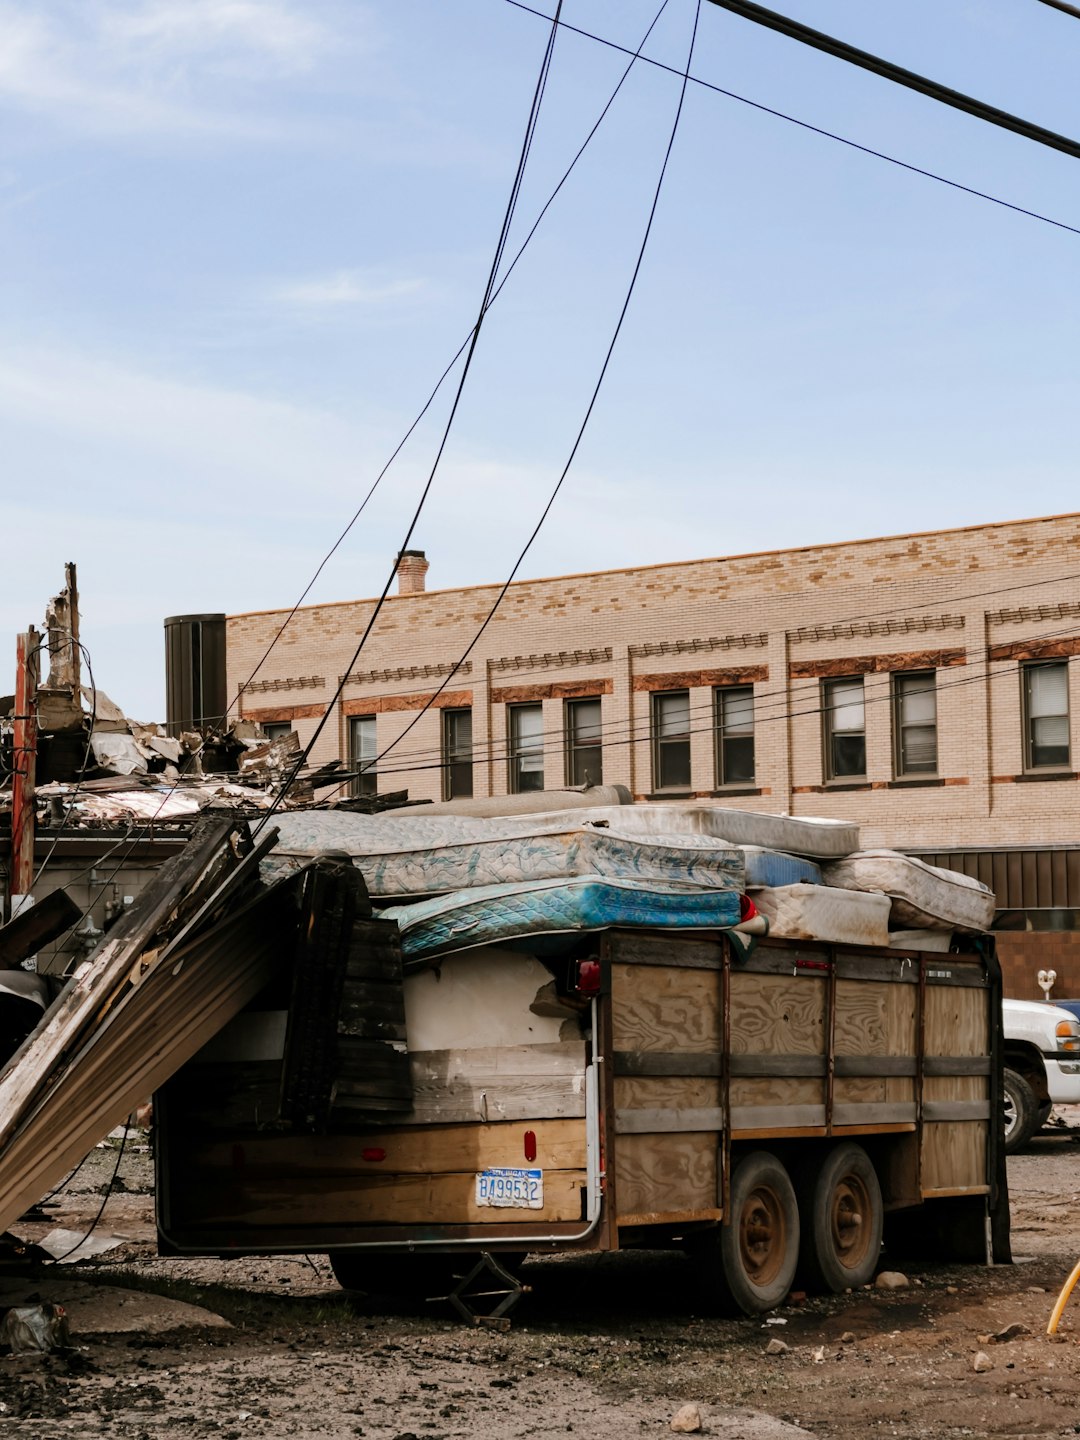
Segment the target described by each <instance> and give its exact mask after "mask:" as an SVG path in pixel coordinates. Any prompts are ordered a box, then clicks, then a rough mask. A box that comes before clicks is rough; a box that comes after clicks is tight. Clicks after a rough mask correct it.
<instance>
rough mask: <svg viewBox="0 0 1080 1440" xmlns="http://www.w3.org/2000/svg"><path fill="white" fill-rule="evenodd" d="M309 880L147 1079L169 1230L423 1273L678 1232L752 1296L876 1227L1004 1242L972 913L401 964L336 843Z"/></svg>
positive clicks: (869, 1236)
mask: <svg viewBox="0 0 1080 1440" xmlns="http://www.w3.org/2000/svg"><path fill="white" fill-rule="evenodd" d="M304 893H305V899H304V905H305V914H304V915H302V916H301V917H300V924H299V926H298V932H299V935H300V940H299V944H298V945H297V947H296V949H295V953H294V954H293V955H291V957H290V958H289V960H288V962H286V963H284V964H283V967H282V973H281V976H280V978H279V979H278V980H277V981H276V982H275V983H274V984H273V985H271V986H270V987H269V989H268V990H267V991H265V992H264V993H263V995H262V996H260V997H259V999H258V1000H257V1001H256V1002H254V1004H253V1005H252V1006H250V1007H249V1008H248V1010H247V1011H246V1012H244V1013H243V1014H241V1015H240V1016H239V1017H237V1019H236V1020H235V1021H233V1022H232V1024H231V1025H230V1026H229V1027H228V1028H227V1029H226V1030H225V1031H223V1032H222V1033H221V1034H220V1035H219V1036H217V1037H216V1039H215V1040H214V1041H212V1042H211V1044H210V1045H209V1046H207V1047H206V1048H205V1049H204V1050H203V1051H202V1052H200V1054H199V1055H197V1056H196V1057H195V1059H194V1060H193V1061H191V1062H190V1063H189V1064H188V1065H186V1066H185V1067H184V1068H183V1069H182V1070H180V1071H179V1072H178V1073H177V1074H176V1075H175V1076H174V1077H173V1078H172V1079H171V1080H170V1081H169V1082H168V1083H167V1084H166V1086H165V1087H164V1088H163V1090H161V1091H160V1092H159V1094H158V1097H157V1102H156V1115H157V1122H158V1141H157V1149H156V1154H157V1166H158V1191H157V1193H158V1227H159V1242H160V1248H161V1250H162V1252H163V1253H166V1254H173V1255H177V1254H217V1255H222V1256H225V1255H236V1254H252V1253H258V1254H266V1253H286V1252H307V1253H312V1252H325V1253H328V1254H329V1256H330V1258H331V1261H332V1263H333V1266H334V1270H335V1273H336V1274H337V1276H338V1278H339V1280H341V1282H342V1283H343V1284H345V1285H346V1286H348V1287H350V1288H358V1289H363V1290H367V1291H377V1292H390V1291H401V1292H404V1291H408V1290H417V1291H418V1292H419V1293H422V1294H427V1295H431V1294H434V1293H435V1292H436V1290H438V1289H439V1288H440V1286H441V1285H442V1286H443V1288H446V1286H448V1285H449V1283H450V1282H449V1280H448V1278H446V1277H448V1276H449V1274H450V1273H451V1272H452V1271H454V1270H456V1271H457V1272H458V1273H459V1274H460V1273H461V1272H462V1271H463V1270H464V1271H468V1270H469V1269H470V1267H471V1266H473V1264H474V1263H475V1262H477V1261H479V1260H480V1258H481V1256H489V1257H492V1258H493V1259H494V1260H495V1261H496V1262H500V1261H501V1262H502V1264H503V1265H504V1266H505V1267H509V1268H511V1269H512V1268H513V1265H514V1264H515V1262H516V1261H517V1259H518V1258H519V1257H521V1256H523V1255H524V1254H525V1253H530V1252H531V1253H537V1252H546V1253H559V1252H572V1251H598V1250H619V1249H624V1248H627V1247H631V1246H638V1247H648V1248H684V1249H687V1250H690V1251H692V1252H693V1254H694V1255H695V1258H696V1264H695V1275H696V1276H697V1277H698V1278H699V1280H700V1282H701V1284H702V1287H703V1291H704V1295H705V1298H706V1300H711V1301H713V1302H715V1303H716V1304H717V1305H719V1306H721V1307H723V1308H729V1309H730V1308H734V1309H738V1310H742V1311H744V1312H746V1313H751V1314H754V1313H761V1312H763V1311H766V1310H768V1309H770V1308H772V1307H773V1306H775V1305H777V1304H779V1303H781V1302H782V1301H783V1300H784V1298H785V1296H786V1295H787V1294H788V1292H789V1290H790V1289H791V1287H792V1285H793V1284H794V1283H796V1276H798V1277H799V1280H798V1283H800V1284H802V1285H804V1286H805V1287H806V1288H810V1289H817V1290H824V1291H836V1292H839V1291H843V1290H845V1289H847V1288H849V1287H854V1286H857V1285H861V1284H863V1283H865V1282H866V1281H867V1280H869V1279H870V1278H871V1277H872V1275H873V1274H874V1272H875V1268H876V1266H877V1264H878V1262H879V1252H880V1247H881V1242H882V1235H883V1230H884V1229H885V1228H886V1226H888V1227H889V1231H890V1234H891V1236H892V1241H890V1243H893V1241H896V1242H900V1243H902V1242H906V1243H907V1244H908V1245H909V1246H910V1245H912V1244H915V1245H917V1246H921V1247H923V1248H924V1249H925V1247H926V1246H927V1245H928V1244H929V1243H930V1242H931V1241H934V1240H936V1242H937V1243H938V1245H939V1246H941V1247H942V1248H943V1250H944V1252H945V1253H946V1254H948V1256H949V1257H950V1258H951V1259H952V1260H954V1261H955V1260H971V1261H975V1262H984V1263H985V1262H987V1261H990V1260H996V1261H1006V1260H1008V1258H1009V1255H1008V1219H1007V1209H1008V1207H1007V1195H1006V1190H1005V1183H1004V1159H1003V1151H1002V1141H1001V1124H1000V1115H1001V1106H1002V1098H1001V1038H1000V1031H1001V1023H1000V1016H1001V987H1000V975H999V971H998V969H997V965H996V962H995V960H994V956H993V948H992V942H990V941H989V940H988V939H984V938H983V937H978V938H977V939H976V940H973V941H972V942H971V948H970V950H969V951H968V952H967V953H950V954H941V953H933V954H928V953H920V952H917V951H894V950H882V949H870V948H866V949H864V948H858V947H851V946H833V945H826V944H818V943H809V942H793V941H785V940H773V939H764V940H762V941H760V942H759V943H756V944H753V945H748V944H747V943H746V942H745V940H743V939H742V938H741V937H739V936H736V935H733V934H731V933H728V932H723V931H708V932H702V931H697V932H693V933H689V934H688V933H685V932H682V933H680V932H677V931H673V930H642V929H630V928H626V929H619V928H613V929H608V930H603V931H598V932H595V933H591V934H584V935H581V934H579V935H574V936H557V937H550V936H548V937H537V938H536V939H535V941H529V940H525V941H515V942H513V944H511V945H502V946H484V947H480V948H476V949H465V950H459V951H455V952H454V953H450V954H446V955H444V956H442V957H441V958H439V959H437V960H435V961H433V962H429V963H427V964H426V965H425V966H424V967H423V968H421V969H418V970H416V971H415V973H408V972H407V970H403V967H402V962H401V952H400V945H399V941H398V936H397V930H396V926H395V925H394V924H393V922H391V921H386V920H379V919H377V918H372V914H371V910H370V906H369V905H368V902H367V898H366V893H364V892H363V882H362V881H361V880H360V879H359V877H358V875H357V872H356V871H355V870H353V869H352V868H351V867H350V866H349V865H348V864H347V863H345V862H344V861H338V860H333V859H324V860H320V861H319V862H316V864H315V865H314V866H313V867H312V868H311V870H310V872H309V879H308V883H307V886H306V890H305V892H304ZM444 1281H445V1285H444V1283H443V1282H444Z"/></svg>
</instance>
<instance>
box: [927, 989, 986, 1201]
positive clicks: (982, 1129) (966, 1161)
mask: <svg viewBox="0 0 1080 1440" xmlns="http://www.w3.org/2000/svg"><path fill="white" fill-rule="evenodd" d="M974 993H978V992H974ZM984 998H985V997H984ZM985 1185H986V1123H985V1122H972V1121H946V1122H942V1123H940V1124H935V1125H925V1126H924V1127H923V1137H922V1192H923V1194H924V1195H927V1194H930V1193H932V1192H933V1191H935V1190H963V1189H969V1188H972V1187H979V1186H985Z"/></svg>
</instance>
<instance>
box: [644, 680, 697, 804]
mask: <svg viewBox="0 0 1080 1440" xmlns="http://www.w3.org/2000/svg"><path fill="white" fill-rule="evenodd" d="M652 741H653V788H654V789H655V790H689V788H690V691H689V690H671V691H668V692H667V693H666V694H661V695H654V696H653V697H652Z"/></svg>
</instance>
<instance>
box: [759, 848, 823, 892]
mask: <svg viewBox="0 0 1080 1440" xmlns="http://www.w3.org/2000/svg"><path fill="white" fill-rule="evenodd" d="M741 848H742V854H743V860H744V861H745V863H746V883H747V885H748V886H749V885H797V884H799V882H800V881H801V882H803V883H805V884H807V885H823V884H824V883H825V882H824V880H823V879H822V876H821V866H820V865H815V863H814V862H813V860H804V859H803V857H802V856H801V855H785V854H784V852H783V851H782V850H763V849H762V848H761V846H760V845H743V846H742V847H741Z"/></svg>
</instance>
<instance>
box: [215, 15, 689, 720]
mask: <svg viewBox="0 0 1080 1440" xmlns="http://www.w3.org/2000/svg"><path fill="white" fill-rule="evenodd" d="M668 3H669V0H661V4H660V8H659V9H658V10H657V12H656V14H655V15H654V16H653V19H652V22H651V23H650V25H649V28H648V29H647V30H646V31H645V34H644V35H643V36H642V37H641V41H640V43H639V45H638V48H637V50H636V51H631V50H628V51H626V53H627V54H628V55H629V56H630V57H631V58H630V63H629V65H627V66H626V68H625V70H624V71H623V73H622V75H621V76H620V78H619V82H618V84H617V85H616V86H615V88H614V90H613V91H612V92H611V95H610V96H609V97H608V100H607V102H606V104H605V105H604V107H603V109H602V110H601V111H600V114H599V115H598V116H597V118H596V120H595V121H594V122H593V125H592V128H591V129H590V130H589V133H588V134H587V135H586V136H585V139H584V140H583V141H582V143H581V145H580V146H579V147H578V149H577V152H576V153H575V155H574V157H573V159H572V160H571V161H570V164H569V165H568V166H567V167H566V169H565V170H564V171H563V174H562V177H561V179H560V180H559V182H558V184H557V185H556V186H555V188H554V189H553V190H552V192H551V194H550V195H549V196H548V198H547V199H546V200H545V201H544V204H543V206H542V207H541V209H540V211H539V213H538V214H537V216H536V219H535V220H534V221H533V223H532V225H531V226H530V227H529V230H528V232H527V234H526V236H525V239H524V240H523V241H522V242H521V244H520V246H519V247H518V249H517V252H516V254H515V255H514V258H513V259H512V260H511V262H510V264H509V265H508V266H507V267H506V272H505V274H504V275H503V276H502V278H501V279H500V280H499V283H498V284H497V285H496V287H495V289H494V290H493V292H492V295H491V299H490V301H489V302H488V307H487V308H488V309H489V310H490V309H491V306H492V305H494V303H495V301H496V300H497V299H498V298H499V296H500V295H501V293H502V291H503V287H504V286H505V285H506V283H507V281H508V280H509V279H510V276H511V275H512V274H513V272H514V270H515V269H516V267H517V264H518V261H519V260H520V259H521V257H522V256H523V255H524V254H525V251H526V250H527V249H528V247H529V244H530V243H531V241H532V238H533V236H534V235H535V234H536V232H537V230H538V229H539V228H540V225H541V223H542V221H543V219H544V217H545V216H546V215H547V213H548V211H549V210H550V209H551V206H552V205H553V204H554V203H555V200H556V199H557V198H558V196H559V193H560V192H561V191H562V189H563V187H564V186H565V184H566V182H567V181H568V180H569V178H570V176H571V175H572V174H573V172H574V169H575V168H576V166H577V163H578V161H579V160H580V159H581V157H582V156H583V155H584V153H585V151H586V150H587V149H588V147H589V145H590V143H591V142H592V139H593V137H594V136H595V135H596V132H597V131H598V130H599V128H600V126H601V125H602V124H603V122H604V120H605V119H606V118H607V114H608V111H609V110H610V109H611V107H612V105H613V104H614V103H615V100H616V98H617V97H618V95H619V92H620V90H621V89H622V87H623V85H624V83H625V82H626V79H627V77H628V76H629V74H630V71H631V70H632V69H633V67H634V62H635V61H636V60H637V59H638V58H639V57H640V55H641V49H642V47H643V46H644V45H645V44H646V42H647V41H648V39H649V36H650V35H651V34H652V32H653V30H654V29H655V28H656V26H657V24H658V22H659V20H660V17H661V15H662V14H663V13H664V11H665V10H666V9H667V6H668ZM548 19H549V20H550V17H548ZM559 23H560V24H562V23H563V22H561V21H560V22H559ZM676 73H678V72H676ZM471 337H472V331H471V330H470V332H469V334H468V335H466V336H465V338H464V340H462V342H461V344H460V345H459V346H458V348H457V350H456V352H455V353H454V355H453V357H452V358H451V360H450V363H449V364H448V365H447V366H446V368H445V369H444V370H443V372H442V374H441V375H440V376H439V378H438V380H436V382H435V385H434V387H433V388H432V390H431V392H430V393H429V395H428V397H427V399H426V400H425V401H424V403H423V405H422V406H421V408H420V410H419V412H418V413H417V415H416V417H415V419H414V420H413V422H412V424H411V425H410V426H409V428H408V429H407V430H406V431H405V434H404V435H403V436H402V438H401V440H400V441H399V443H398V444H397V446H396V447H395V449H394V450H393V452H392V453H391V455H390V458H389V459H388V460H387V461H386V463H385V464H384V465H383V467H382V469H381V470H380V471H379V473H378V474H377V475H376V477H375V479H374V480H373V481H372V483H371V486H370V488H369V489H368V491H367V494H366V495H365V496H364V498H363V500H361V502H360V504H359V506H358V507H357V509H356V510H355V512H354V513H353V516H352V518H351V519H350V521H349V522H348V524H347V525H346V526H345V528H344V529H343V530H342V532H341V534H340V535H339V536H338V537H337V539H336V540H335V541H334V543H333V545H332V546H331V547H330V549H329V550H328V551H327V552H326V554H325V555H324V556H323V558H322V560H321V561H320V562H319V565H318V567H317V569H316V570H315V573H314V574H313V575H312V577H311V579H310V580H309V581H308V583H307V585H306V586H305V587H304V590H303V593H302V594H301V595H300V598H299V599H298V600H297V601H296V603H295V605H293V607H292V609H291V610H290V611H289V612H288V614H287V615H286V616H285V619H284V620H283V621H282V622H281V625H280V627H279V629H278V631H277V633H276V634H275V635H274V637H273V639H272V640H271V641H270V644H269V645H268V646H267V647H266V649H265V651H264V652H263V654H262V656H261V657H260V659H259V662H258V664H257V665H256V666H255V668H254V670H252V672H251V674H250V675H249V676H248V678H247V680H245V681H244V683H243V684H242V685H241V686H240V688H239V689H238V691H237V693H236V695H235V696H234V697H233V699H232V700H231V701H230V702H229V705H228V707H227V709H226V712H225V714H226V715H227V714H228V712H229V710H231V709H232V707H233V706H234V705H236V704H237V703H238V702H239V700H240V699H241V697H242V695H243V694H244V691H245V690H246V689H247V687H248V686H249V685H250V684H251V682H252V681H253V680H254V679H255V677H256V675H258V673H259V671H260V670H261V669H262V667H263V666H264V665H265V664H266V662H267V660H268V659H269V658H270V655H271V652H272V651H273V650H274V648H275V646H276V645H277V642H278V641H279V640H280V639H281V637H282V635H283V634H284V633H285V631H286V629H287V628H288V626H289V625H290V624H291V622H292V620H293V619H294V618H295V616H296V613H297V611H298V610H299V609H300V607H301V606H302V605H303V603H304V601H305V600H306V599H307V597H308V596H309V595H310V594H311V591H312V588H313V587H314V585H315V582H316V581H317V580H318V578H319V576H320V575H321V574H322V572H323V570H324V569H325V568H326V566H327V565H328V564H329V562H330V560H331V559H332V558H333V556H334V555H335V554H336V552H337V550H338V549H339V548H340V546H341V545H342V543H343V542H344V541H345V539H346V537H347V536H348V535H349V533H350V532H351V531H352V528H353V526H354V525H355V524H356V522H357V521H358V520H359V519H360V516H361V515H362V514H363V513H364V511H365V509H366V508H367V505H368V502H369V501H370V500H371V498H372V496H373V495H374V494H375V491H376V490H377V489H378V488H379V485H380V484H381V482H382V480H383V478H384V477H385V475H386V473H387V471H388V470H389V469H390V467H391V466H392V465H393V464H394V462H395V461H396V460H397V458H398V456H399V455H400V454H401V452H402V450H404V448H405V446H406V444H407V443H408V442H409V440H410V439H411V438H412V436H413V434H414V432H415V431H416V428H417V426H418V425H419V424H420V422H421V421H422V420H423V418H424V416H425V415H426V414H427V412H428V411H429V410H430V409H431V406H432V404H433V403H434V401H435V397H436V396H437V395H438V393H439V391H440V390H441V389H442V387H443V384H444V383H445V381H446V379H447V377H448V376H449V375H450V372H451V371H452V370H453V368H454V366H455V365H456V364H457V362H458V361H459V360H460V359H461V357H462V355H464V353H465V351H466V349H467V348H468V345H469V341H470V339H471ZM221 719H222V720H223V721H224V719H225V715H223V716H222V717H221Z"/></svg>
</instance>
